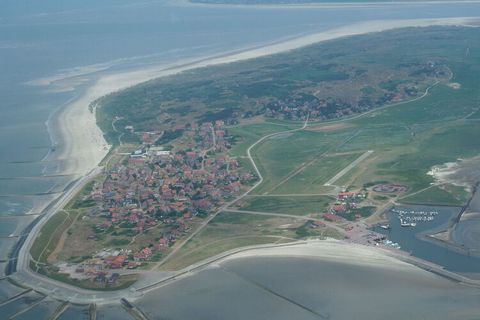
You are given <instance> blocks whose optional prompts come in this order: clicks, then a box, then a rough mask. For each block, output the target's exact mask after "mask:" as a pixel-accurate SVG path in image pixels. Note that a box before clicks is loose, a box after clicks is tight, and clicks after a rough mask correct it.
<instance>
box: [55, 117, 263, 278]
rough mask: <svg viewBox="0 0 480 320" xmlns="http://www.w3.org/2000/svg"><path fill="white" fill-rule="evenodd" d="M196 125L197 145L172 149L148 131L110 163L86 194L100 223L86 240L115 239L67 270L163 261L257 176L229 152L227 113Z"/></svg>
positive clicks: (104, 272)
mask: <svg viewBox="0 0 480 320" xmlns="http://www.w3.org/2000/svg"><path fill="white" fill-rule="evenodd" d="M189 133H190V134H191V135H192V136H194V137H195V139H190V141H193V143H192V145H191V147H189V148H187V149H182V148H178V147H175V148H174V149H173V150H166V148H164V147H162V146H156V145H155V144H154V143H152V142H153V141H151V139H150V138H151V137H152V136H153V135H151V134H148V135H145V134H143V139H144V143H143V145H142V147H141V148H139V149H137V150H135V151H133V152H132V153H131V154H129V155H126V158H125V159H124V160H123V161H120V162H119V163H115V164H114V165H113V166H111V168H109V169H108V171H106V172H105V176H106V178H105V180H104V181H103V182H102V183H98V182H97V183H95V184H94V185H93V187H92V190H91V192H90V194H89V195H88V196H87V197H86V199H83V201H89V202H94V205H93V206H92V207H91V208H90V209H89V212H88V213H87V214H86V215H85V216H83V218H82V219H83V220H84V221H85V222H86V223H91V222H92V221H96V222H97V223H95V224H94V225H92V230H91V233H90V234H88V235H86V239H85V241H101V240H104V239H105V238H108V239H111V240H110V241H109V242H108V244H110V247H108V248H104V249H103V250H100V251H98V252H96V253H95V254H93V255H92V256H91V257H90V258H88V259H85V260H84V261H81V262H80V263H76V264H68V265H65V264H63V265H61V266H60V269H61V271H62V272H66V273H69V274H70V276H71V277H72V278H80V279H85V278H89V279H94V280H95V281H98V282H103V283H114V282H115V281H116V279H117V278H118V273H117V272H115V273H113V274H110V273H111V272H109V271H108V270H110V271H112V270H113V271H115V270H117V271H118V270H119V269H136V268H138V267H142V266H145V265H146V264H148V262H149V261H158V260H159V259H161V257H162V256H163V255H164V254H165V253H166V252H168V251H169V250H170V247H172V246H173V245H174V244H175V243H176V242H177V240H178V239H179V238H181V237H184V236H186V235H188V234H189V233H190V232H191V231H192V229H194V228H195V226H196V224H198V222H199V221H201V220H202V218H204V217H206V216H208V215H209V214H211V213H213V212H215V211H217V210H218V209H219V208H220V207H221V206H222V205H223V204H224V203H225V202H226V201H227V200H229V199H232V198H233V197H234V196H236V195H238V194H239V192H240V191H241V190H242V186H243V185H245V184H249V183H251V182H252V180H253V179H254V178H255V176H254V175H253V174H252V173H250V172H249V171H247V170H245V169H242V168H239V165H238V163H237V161H236V160H235V159H232V158H230V157H228V156H227V155H225V152H224V151H226V150H227V141H226V139H225V130H224V123H223V121H216V122H215V123H204V124H202V125H201V126H195V127H193V128H190V132H189ZM151 230H152V232H150V231H151ZM153 230H154V231H153ZM151 234H155V237H154V240H153V241H152V239H151V237H148V236H150V235H151ZM142 236H143V237H144V239H143V240H139V239H140V238H142ZM146 240H149V241H146ZM120 273H121V272H120ZM115 275H117V276H115Z"/></svg>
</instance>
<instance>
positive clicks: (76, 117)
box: [19, 18, 478, 282]
mask: <svg viewBox="0 0 480 320" xmlns="http://www.w3.org/2000/svg"><path fill="white" fill-rule="evenodd" d="M477 20H478V19H476V18H448V19H419V20H393V21H371V22H363V23H358V24H353V25H350V26H346V27H341V28H336V29H332V30H329V31H325V32H321V33H316V34H313V35H308V36H302V37H299V38H296V39H292V40H288V41H284V42H281V43H276V44H271V45H267V46H263V47H257V48H254V49H250V50H244V51H238V52H236V53H228V54H223V55H217V56H213V57H207V58H203V59H196V60H190V61H182V62H180V63H175V64H172V65H168V66H162V67H154V68H149V69H144V70H139V71H132V72H124V73H119V74H111V75H105V76H103V77H101V78H99V79H98V80H97V81H96V82H95V84H94V85H93V86H92V87H90V88H88V89H87V91H86V93H85V94H84V95H82V96H81V97H80V98H79V99H77V100H75V101H74V102H72V103H71V104H69V105H67V106H66V107H65V108H63V109H62V110H61V111H60V112H59V113H58V116H57V117H56V120H55V123H58V125H59V128H58V129H59V131H60V133H61V135H62V140H63V141H64V144H65V148H64V150H62V151H61V152H60V154H59V159H61V160H65V161H67V163H68V165H67V166H66V168H65V172H67V173H68V174H73V175H75V176H78V177H81V179H79V180H78V181H76V182H75V184H73V185H72V187H71V188H69V189H68V190H66V191H65V192H64V194H63V195H62V196H61V197H60V198H59V199H57V200H56V201H55V202H54V204H53V205H51V206H49V207H48V209H47V212H46V214H45V215H44V216H42V219H40V222H39V223H38V224H36V225H35V226H34V227H33V228H32V232H31V233H30V234H29V236H28V239H27V241H26V244H25V245H24V246H23V247H22V248H21V251H22V252H23V258H22V260H23V261H22V262H23V263H22V264H19V266H20V269H21V271H24V274H25V273H28V274H33V272H31V271H30V270H28V263H27V261H28V259H27V256H28V252H29V247H30V245H31V244H32V243H33V241H34V240H35V237H36V233H38V232H39V231H40V229H41V227H42V225H43V224H44V223H45V222H46V221H47V220H48V218H49V217H51V216H52V215H53V214H54V213H55V212H56V210H58V209H60V208H61V206H62V205H65V204H66V203H67V202H68V200H69V199H70V198H71V197H72V195H74V194H75V193H76V192H78V191H79V190H80V189H81V188H82V187H83V186H84V185H85V183H86V182H87V181H88V179H89V178H91V177H92V175H94V174H95V173H97V172H99V170H100V168H99V167H98V164H99V163H100V162H101V160H102V159H103V158H104V157H105V156H106V155H107V153H108V152H109V149H110V148H111V146H108V145H107V143H106V142H105V139H104V138H103V133H102V132H101V130H100V129H99V128H98V126H97V125H96V119H95V112H94V111H93V112H92V111H91V110H90V109H89V108H88V106H89V105H90V104H91V103H92V102H93V101H95V100H96V99H98V98H100V97H102V96H105V95H107V94H110V93H113V92H116V91H119V90H123V89H126V88H128V87H131V86H134V85H137V84H139V83H142V82H145V81H149V80H152V79H155V78H159V77H164V76H169V75H174V74H177V73H180V72H183V71H186V70H190V69H194V68H201V67H207V66H212V65H216V64H225V63H232V62H236V61H240V60H246V59H253V58H258V57H262V56H267V55H271V54H276V53H280V52H285V51H289V50H293V49H297V48H300V47H303V46H307V45H311V44H314V43H318V42H322V41H327V40H332V39H337V38H341V37H347V36H354V35H360V34H366V33H371V32H381V31H385V30H390V29H396V28H402V27H426V26H433V25H450V26H453V25H463V26H471V24H470V23H472V22H474V21H477ZM43 278H44V277H41V276H38V277H36V280H39V279H43ZM52 281H53V280H52ZM53 282H55V281H53Z"/></svg>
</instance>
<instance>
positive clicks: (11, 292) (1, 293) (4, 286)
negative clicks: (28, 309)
mask: <svg viewBox="0 0 480 320" xmlns="http://www.w3.org/2000/svg"><path fill="white" fill-rule="evenodd" d="M23 291H25V289H22V288H20V287H17V286H15V285H13V284H11V283H10V282H8V280H0V303H2V302H4V301H6V300H8V299H10V298H12V297H13V296H15V295H17V294H19V293H21V292H23Z"/></svg>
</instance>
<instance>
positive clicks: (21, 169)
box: [0, 0, 480, 274]
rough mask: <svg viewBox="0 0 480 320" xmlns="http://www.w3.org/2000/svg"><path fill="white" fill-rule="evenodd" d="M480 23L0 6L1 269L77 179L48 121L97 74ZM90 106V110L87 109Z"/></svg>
mask: <svg viewBox="0 0 480 320" xmlns="http://www.w3.org/2000/svg"><path fill="white" fill-rule="evenodd" d="M464 16H469V17H473V16H480V3H461V4H447V3H445V4H408V5H404V4H401V5H399V4H388V5H373V6H354V7H332V8H320V7H317V8H315V7H308V8H301V7H296V8H284V7H283V8H272V7H262V8H258V7H230V6H191V5H188V4H185V3H183V2H175V1H146V0H145V1H130V0H104V1H97V0H72V1H56V0H44V1H35V0H24V1H16V0H4V1H2V2H0V97H1V99H0V114H1V116H0V150H1V152H0V267H2V272H1V274H3V266H4V265H5V261H7V260H8V252H9V250H10V248H11V246H12V245H13V244H14V243H15V241H16V239H17V237H18V236H19V235H21V234H22V231H23V229H24V228H25V227H26V226H27V225H28V224H29V223H30V222H31V221H32V220H33V219H34V217H36V215H38V214H40V213H41V211H42V209H43V208H44V207H45V205H46V204H47V203H48V202H49V201H51V200H52V199H54V198H55V197H56V196H57V195H58V194H59V192H61V191H62V190H63V189H64V188H65V186H66V185H67V184H68V183H70V182H71V181H72V179H73V178H74V177H73V176H64V175H62V170H63V167H64V161H62V160H60V159H57V157H56V155H57V154H59V153H60V151H61V149H62V147H63V146H62V144H61V141H62V140H61V139H60V137H58V136H55V128H51V127H49V122H50V120H49V119H51V118H52V117H53V116H54V115H55V113H56V112H58V111H59V110H61V108H62V107H63V106H65V105H66V104H67V103H68V102H69V101H72V100H73V99H75V98H76V97H79V96H80V95H82V93H83V92H84V91H85V89H86V88H87V87H88V86H89V85H90V84H92V83H93V82H94V81H95V79H97V78H98V77H99V76H100V75H104V74H111V73H115V72H121V71H127V70H134V69H138V68H145V67H148V66H153V65H162V64H168V63H172V62H175V61H178V60H181V59H185V58H197V57H198V58H200V57H204V56H209V55H213V54H219V53H224V52H230V51H232V50H241V49H246V48H250V47H255V46H260V45H264V44H268V43H274V42H278V41H282V40H286V39H289V38H293V37H296V36H299V35H306V34H310V33H315V32H321V31H327V30H329V29H332V28H336V27H340V26H345V25H348V24H352V23H355V22H361V21H368V20H384V19H414V18H445V17H464ZM85 107H87V106H85Z"/></svg>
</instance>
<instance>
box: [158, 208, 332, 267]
mask: <svg viewBox="0 0 480 320" xmlns="http://www.w3.org/2000/svg"><path fill="white" fill-rule="evenodd" d="M304 236H317V237H318V236H320V237H322V236H333V237H334V236H338V235H337V233H336V232H335V230H331V229H330V228H318V229H310V228H307V227H305V222H304V221H298V220H297V221H296V220H294V219H289V218H279V217H267V216H259V215H251V214H244V213H234V212H222V213H220V214H219V215H218V216H217V217H215V219H213V220H212V221H211V222H210V223H209V224H208V226H207V227H205V229H203V230H202V231H201V232H200V233H199V234H198V235H197V236H195V237H194V238H193V239H191V240H190V241H189V242H187V243H186V245H185V246H184V247H183V248H182V249H181V250H180V251H179V252H177V253H176V255H174V256H173V257H172V258H171V259H170V260H169V261H168V262H167V263H166V264H164V265H163V266H162V267H161V268H162V269H163V270H178V269H181V268H183V267H186V266H188V265H191V264H193V263H195V262H199V261H201V260H203V259H206V258H208V257H211V256H214V255H217V254H220V253H222V252H225V251H228V250H231V249H235V248H240V247H245V246H251V245H259V244H266V243H285V242H289V241H295V240H297V239H299V238H302V237H304Z"/></svg>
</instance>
